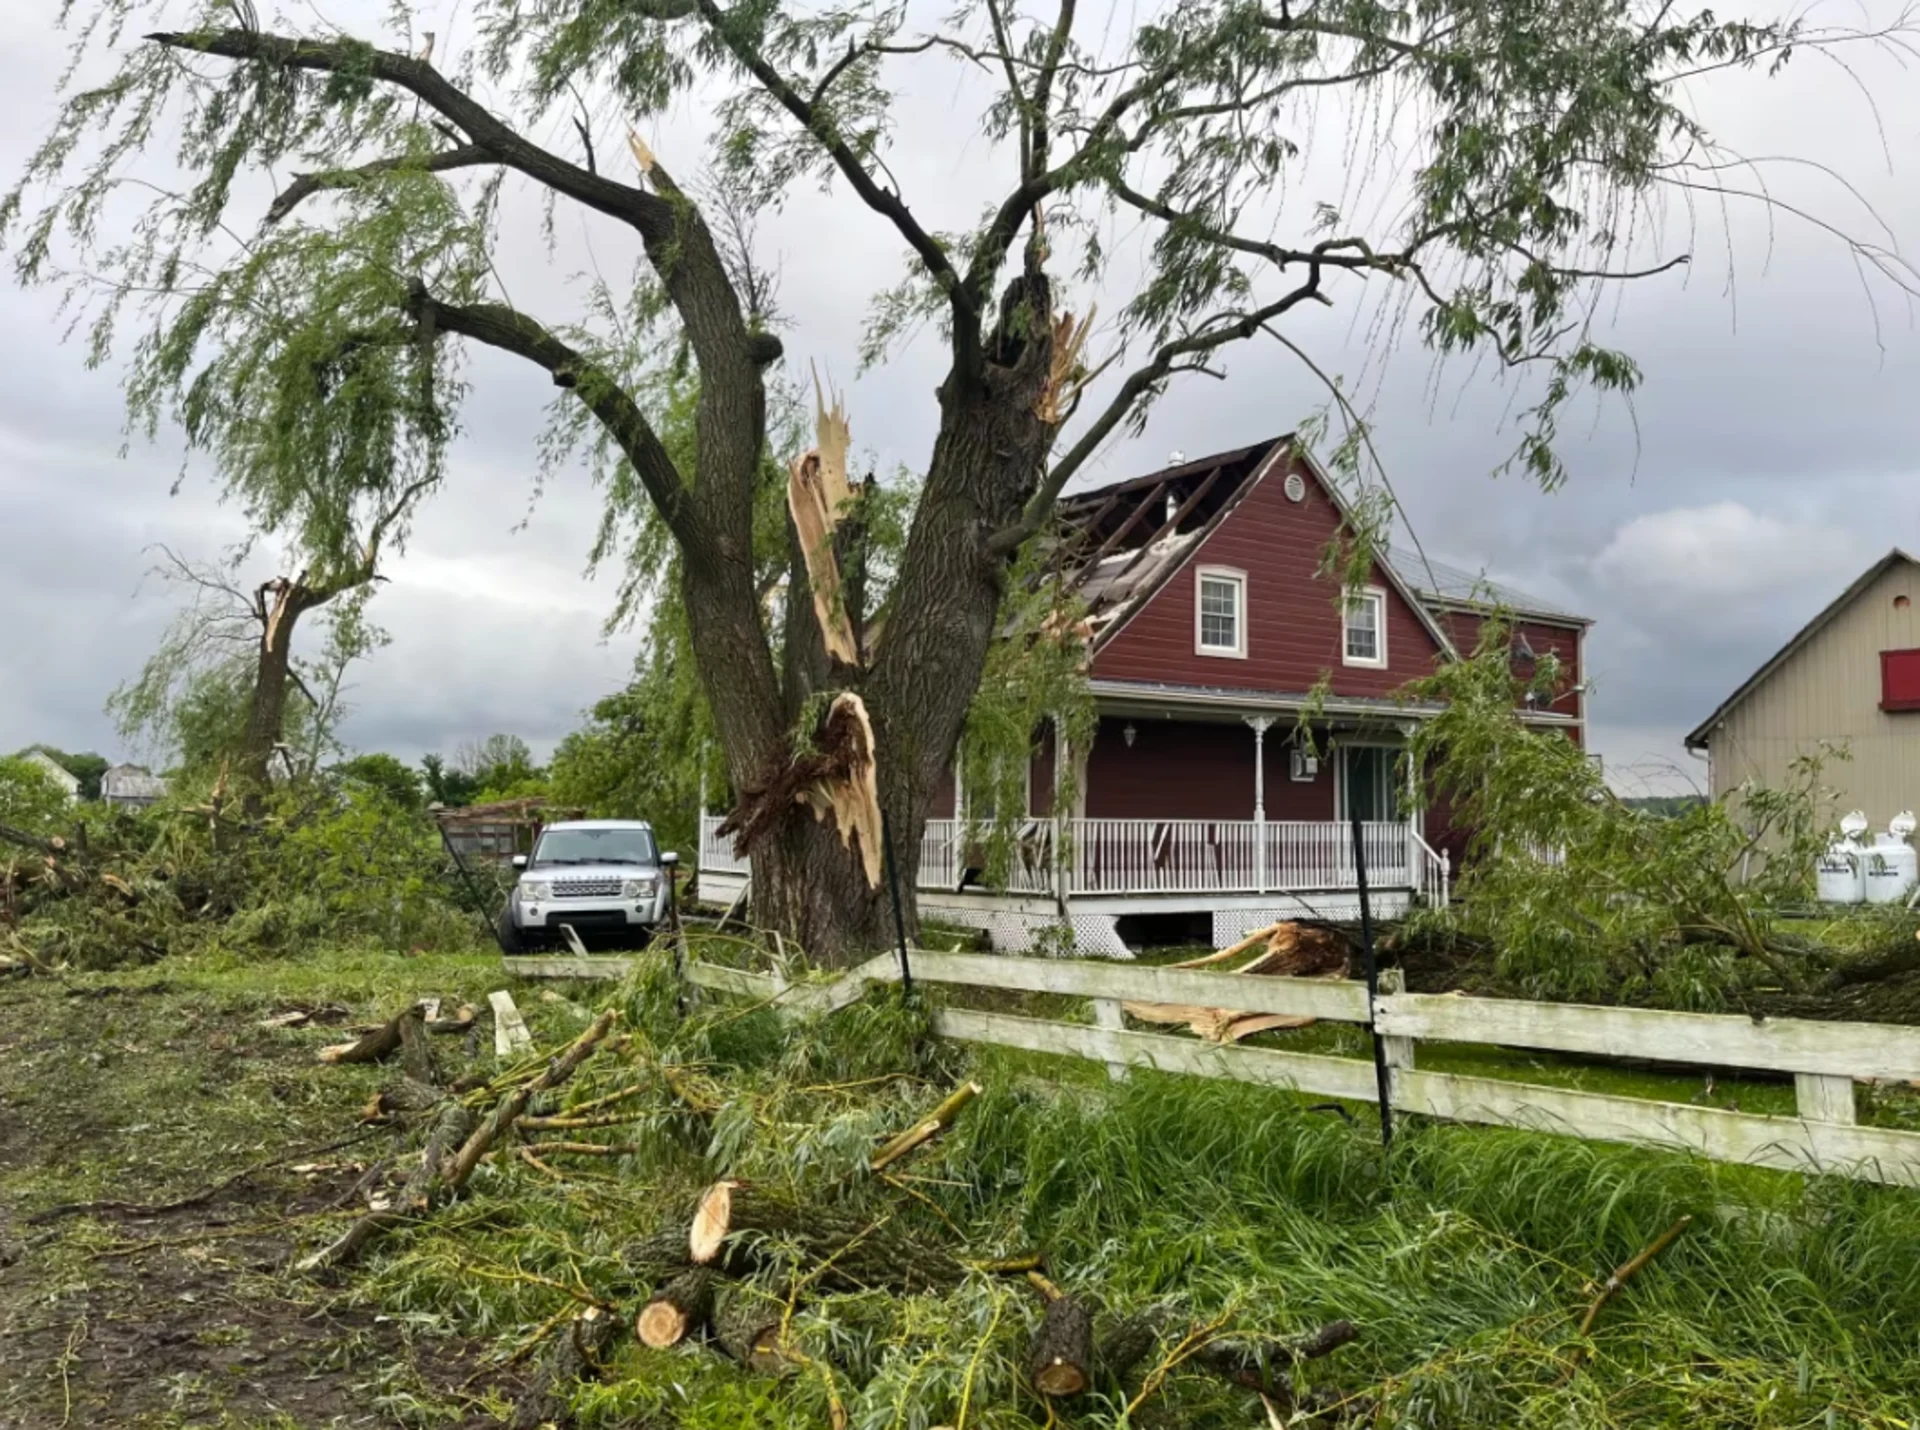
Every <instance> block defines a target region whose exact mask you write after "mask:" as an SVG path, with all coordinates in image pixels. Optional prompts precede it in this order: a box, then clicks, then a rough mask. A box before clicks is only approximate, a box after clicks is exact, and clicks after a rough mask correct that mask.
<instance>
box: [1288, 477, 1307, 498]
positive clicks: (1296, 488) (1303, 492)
mask: <svg viewBox="0 0 1920 1430" xmlns="http://www.w3.org/2000/svg"><path fill="white" fill-rule="evenodd" d="M1286 493H1287V500H1288V501H1291V502H1302V501H1305V500H1306V499H1307V482H1306V478H1304V477H1302V476H1301V475H1300V474H1299V473H1298V472H1288V473H1287V480H1286Z"/></svg>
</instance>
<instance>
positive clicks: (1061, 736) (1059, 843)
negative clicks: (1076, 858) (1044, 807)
mask: <svg viewBox="0 0 1920 1430" xmlns="http://www.w3.org/2000/svg"><path fill="white" fill-rule="evenodd" d="M1068 758H1069V752H1068V750H1067V735H1066V727H1065V726H1064V725H1063V724H1062V723H1061V721H1060V717H1059V716H1058V715H1056V716H1054V717H1053V887H1054V898H1055V899H1057V900H1058V901H1059V904H1060V911H1061V912H1062V913H1065V912H1066V909H1067V895H1068V892H1069V890H1070V889H1071V888H1072V880H1070V879H1069V878H1068V877H1067V860H1066V852H1067V845H1066V839H1065V837H1064V836H1065V833H1066V821H1065V820H1064V819H1063V818H1062V817H1061V811H1060V792H1061V790H1063V789H1064V788H1065V787H1066V768H1067V763H1066V762H1067V760H1068Z"/></svg>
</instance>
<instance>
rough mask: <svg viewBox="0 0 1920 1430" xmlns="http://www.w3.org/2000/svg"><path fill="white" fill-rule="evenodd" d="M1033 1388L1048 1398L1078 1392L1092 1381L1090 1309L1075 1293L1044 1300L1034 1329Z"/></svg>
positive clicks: (1091, 1321) (1091, 1320) (1091, 1314)
mask: <svg viewBox="0 0 1920 1430" xmlns="http://www.w3.org/2000/svg"><path fill="white" fill-rule="evenodd" d="M1031 1369H1032V1374H1033V1387H1034V1389H1035V1390H1038V1391H1039V1392H1040V1393H1041V1394H1042V1395H1044V1396H1047V1397H1048V1398H1049V1399H1052V1398H1054V1397H1058V1396H1068V1395H1078V1394H1080V1392H1081V1391H1083V1390H1085V1389H1086V1388H1087V1387H1088V1386H1089V1385H1091V1384H1093V1310H1092V1308H1091V1307H1090V1306H1088V1305H1087V1303H1086V1302H1085V1301H1082V1300H1081V1299H1080V1298H1079V1297H1077V1296H1055V1297H1054V1298H1053V1299H1052V1300H1050V1301H1048V1302H1047V1310H1046V1314H1045V1315H1044V1316H1042V1317H1041V1319H1040V1329H1039V1330H1038V1331H1036V1332H1034V1337H1033V1357H1032V1366H1031Z"/></svg>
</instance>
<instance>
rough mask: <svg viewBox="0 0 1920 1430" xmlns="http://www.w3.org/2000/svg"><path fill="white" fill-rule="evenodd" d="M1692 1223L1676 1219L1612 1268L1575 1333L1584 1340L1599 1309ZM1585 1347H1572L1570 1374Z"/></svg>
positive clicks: (1596, 1317)
mask: <svg viewBox="0 0 1920 1430" xmlns="http://www.w3.org/2000/svg"><path fill="white" fill-rule="evenodd" d="M1692 1222H1693V1218H1692V1217H1691V1216H1683V1217H1681V1218H1680V1220H1678V1221H1676V1222H1675V1223H1674V1224H1673V1225H1672V1226H1670V1227H1668V1228H1667V1229H1666V1230H1665V1231H1663V1232H1661V1233H1660V1235H1658V1236H1656V1237H1655V1238H1654V1239H1653V1240H1652V1241H1651V1242H1650V1243H1648V1244H1647V1245H1646V1246H1645V1247H1643V1248H1641V1250H1640V1252H1639V1254H1638V1255H1636V1256H1635V1257H1633V1259H1632V1260H1630V1261H1627V1262H1626V1263H1624V1264H1623V1265H1621V1266H1618V1267H1616V1268H1615V1269H1614V1273H1613V1275H1611V1276H1609V1277H1608V1278H1607V1281H1606V1284H1605V1285H1604V1286H1602V1287H1601V1288H1600V1292H1599V1294H1598V1295H1596V1296H1595V1297H1594V1298H1593V1300H1592V1301H1591V1302H1589V1303H1588V1305H1587V1313H1586V1314H1585V1315H1584V1316H1582V1317H1581V1318H1580V1329H1579V1331H1578V1332H1577V1334H1578V1335H1579V1336H1580V1338H1581V1339H1582V1340H1585V1339H1586V1337H1587V1334H1588V1332H1590V1331H1592V1329H1593V1323H1594V1322H1595V1321H1597V1320H1599V1319H1600V1312H1601V1311H1602V1310H1603V1309H1604V1308H1605V1307H1606V1304H1607V1302H1609V1301H1611V1300H1612V1299H1613V1298H1614V1297H1615V1296H1617V1295H1619V1294H1620V1288H1621V1287H1623V1286H1625V1285H1626V1284H1627V1283H1628V1282H1629V1281H1631V1280H1633V1278H1634V1277H1635V1276H1638V1275H1639V1274H1640V1272H1641V1271H1642V1270H1644V1269H1645V1268H1646V1265H1647V1263H1648V1262H1649V1261H1651V1260H1653V1258H1654V1257H1656V1256H1658V1255H1659V1254H1660V1253H1661V1252H1663V1251H1665V1250H1666V1249H1667V1248H1668V1247H1669V1246H1672V1245H1673V1244H1674V1242H1676V1241H1678V1240H1679V1239H1680V1233H1682V1232H1683V1231H1685V1230H1686V1229H1687V1227H1688V1226H1689V1225H1691V1224H1692ZM1584 1349H1585V1348H1584V1347H1582V1346H1575V1347H1574V1348H1573V1360H1572V1363H1571V1364H1570V1365H1569V1366H1568V1373H1569V1374H1571V1373H1572V1372H1573V1371H1574V1370H1575V1369H1577V1368H1578V1367H1579V1365H1580V1361H1581V1359H1582V1356H1583V1352H1584Z"/></svg>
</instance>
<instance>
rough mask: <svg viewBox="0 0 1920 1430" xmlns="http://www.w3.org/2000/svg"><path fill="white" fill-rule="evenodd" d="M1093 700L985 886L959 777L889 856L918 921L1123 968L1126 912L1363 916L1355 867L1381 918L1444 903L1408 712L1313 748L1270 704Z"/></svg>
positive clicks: (1375, 717) (721, 873)
mask: <svg viewBox="0 0 1920 1430" xmlns="http://www.w3.org/2000/svg"><path fill="white" fill-rule="evenodd" d="M1102 694H1103V698H1102V699H1101V701H1100V706H1101V708H1100V716H1099V719H1098V721H1097V722H1096V726H1095V729H1094V732H1093V738H1092V739H1091V740H1090V741H1088V742H1086V744H1085V745H1084V746H1083V747H1082V748H1078V749H1063V748H1060V747H1059V745H1058V742H1057V741H1056V739H1055V732H1054V731H1052V730H1051V729H1047V730H1043V731H1042V732H1041V733H1040V736H1039V738H1038V740H1037V742H1036V746H1035V750H1034V754H1033V757H1032V760H1031V762H1030V765H1029V767H1028V770H1027V780H1026V786H1027V789H1026V797H1025V804H1024V814H1023V816H1022V823H1021V825H1020V828H1019V830H1018V833H1017V836H1016V838H1015V840H1014V847H1013V849H1012V851H1011V856H1010V858H1009V860H1008V862H1007V867H1006V868H1004V869H995V870H993V871H992V874H993V877H991V878H989V871H988V870H987V869H986V868H985V867H984V866H985V865H986V864H987V862H988V861H987V859H986V857H985V851H984V849H983V845H984V844H985V838H984V834H983V831H982V829H981V828H980V826H981V824H982V823H983V822H984V821H983V820H982V819H981V818H979V817H977V813H976V812H975V811H973V810H970V807H969V803H968V793H969V788H968V786H969V781H968V780H967V779H966V778H965V775H964V772H963V771H955V773H954V775H953V778H952V779H951V780H950V781H949V782H948V783H947V784H946V786H945V787H944V788H943V789H941V790H940V791H939V793H938V795H937V797H936V802H935V806H934V809H933V811H932V817H931V818H929V819H928V821H927V824H926V827H925V830H924V831H923V833H922V835H921V839H920V847H919V849H918V851H917V854H918V857H917V858H911V857H910V851H908V850H906V849H899V850H896V851H895V853H896V855H897V856H898V858H899V860H900V864H901V868H902V876H903V878H904V877H906V875H907V872H908V870H909V867H911V870H912V877H913V881H914V887H915V889H916V891H917V893H916V901H917V903H918V906H919V909H920V912H921V914H922V916H923V917H932V918H938V919H941V920H944V921H946V922H950V923H959V924H963V925H968V926H971V927H977V928H983V929H985V930H986V931H987V932H988V933H989V934H990V935H992V937H993V940H994V943H995V945H996V946H997V947H1002V948H1005V949H1008V950H1024V949H1026V948H1027V947H1028V946H1029V945H1030V944H1031V943H1032V942H1033V941H1034V939H1035V936H1036V935H1038V934H1040V933H1041V932H1042V931H1043V930H1051V929H1057V928H1058V927H1059V926H1060V925H1061V924H1062V923H1063V922H1065V923H1068V924H1070V925H1071V926H1072V928H1073V930H1074V936H1075V941H1076V943H1077V945H1078V947H1079V949H1080V951H1081V952H1082V953H1105V954H1110V955H1112V956H1115V957H1125V956H1128V949H1127V946H1126V944H1125V942H1124V941H1123V940H1122V939H1121V937H1120V933H1119V929H1118V921H1119V920H1120V919H1121V918H1125V917H1137V916H1141V915H1166V914H1172V915H1204V916H1208V917H1209V918H1210V921H1211V932H1212V936H1213V938H1214V939H1215V940H1216V942H1229V941H1231V940H1233V939H1236V938H1238V937H1240V935H1241V934H1243V933H1245V932H1246V931H1248V930H1249V929H1253V928H1258V927H1260V926H1261V925H1263V924H1267V923H1272V922H1274V921H1275V920H1277V919H1283V918H1293V917H1304V918H1325V919H1354V918H1357V917H1358V916H1359V912H1360V899H1359V889H1360V880H1361V873H1362V870H1363V869H1364V872H1365V876H1366V886H1367V890H1368V894H1369V898H1370V904H1371V908H1372V911H1373V913H1374V914H1375V915H1377V916H1379V917H1383V918H1394V917H1398V916H1399V915H1401V914H1403V913H1405V912H1406V910H1407V909H1408V908H1409V907H1410V906H1411V905H1412V904H1413V903H1414V902H1415V901H1416V900H1417V901H1420V902H1423V903H1427V904H1431V905H1444V904H1445V903H1446V902H1447V900H1448V897H1449V888H1450V884H1451V876H1452V869H1451V861H1450V859H1449V857H1448V855H1447V854H1446V852H1444V851H1443V850H1440V849H1437V848H1435V847H1434V845H1432V844H1430V843H1429V842H1428V840H1427V838H1426V837H1425V827H1424V821H1425V814H1424V812H1423V811H1422V809H1421V807H1420V806H1421V801H1420V799H1419V797H1418V795H1419V791H1418V788H1417V782H1416V781H1415V780H1414V778H1413V776H1412V774H1411V772H1410V771H1409V770H1408V769H1407V767H1406V762H1405V760H1404V750H1405V740H1406V735H1407V733H1408V728H1407V726H1406V725H1405V723H1404V721H1405V720H1406V719H1407V718H1408V712H1407V711H1406V710H1405V709H1404V708H1403V707H1397V708H1395V709H1393V710H1392V711H1391V712H1389V711H1387V710H1377V709H1372V708H1355V709H1351V710H1343V711H1340V712H1338V713H1335V714H1332V715H1328V714H1322V715H1321V717H1320V718H1319V719H1317V720H1315V721H1314V738H1313V739H1312V740H1311V741H1308V740H1306V739H1304V738H1303V737H1302V736H1300V735H1298V734H1297V733H1295V732H1294V731H1292V730H1291V729H1290V728H1289V727H1287V726H1282V727H1281V729H1280V730H1276V729H1275V727H1276V726H1277V725H1280V724H1281V721H1282V719H1283V718H1284V716H1285V715H1286V714H1287V708H1286V705H1285V703H1284V702H1283V701H1281V700H1279V699H1278V698H1276V697H1271V696H1268V697H1260V698H1259V701H1258V709H1257V711H1256V712H1252V713H1250V712H1249V711H1248V710H1247V709H1246V708H1244V707H1243V706H1242V705H1241V704H1240V703H1239V702H1238V701H1236V700H1234V699H1232V698H1223V697H1222V696H1221V695H1219V694H1218V693H1214V694H1211V695H1210V696H1209V697H1208V698H1206V699H1203V700H1194V701H1191V702H1187V703H1176V702H1175V701H1174V700H1173V699H1172V698H1170V695H1169V692H1167V691H1165V690H1155V691H1153V692H1150V693H1148V694H1146V695H1129V696H1121V695H1120V694H1119V693H1118V692H1102ZM1389 715H1391V716H1393V717H1396V718H1393V719H1389V718H1388V717H1389ZM1283 730H1284V731H1285V732H1286V733H1284V734H1283V733H1282V731H1283ZM1355 820H1358V821H1359V829H1360V850H1359V855H1360V857H1359V859H1358V860H1356V858H1355V849H1354V821H1355ZM720 822H721V821H720V817H719V816H717V815H709V814H705V813H703V814H702V816H701V824H700V864H699V867H700V881H701V897H702V898H704V899H707V900H709V901H716V902H726V901H729V900H731V899H733V898H735V897H737V896H738V894H739V893H740V891H741V889H742V888H744V887H745V884H746V881H747V876H748V869H747V864H746V861H745V860H742V859H738V858H736V857H735V856H734V853H733V850H732V848H731V845H730V843H729V842H728V841H726V840H722V839H718V838H716V837H715V835H714V831H715V830H716V829H717V828H718V827H719V824H720ZM1049 937H1053V936H1052V935H1049Z"/></svg>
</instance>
